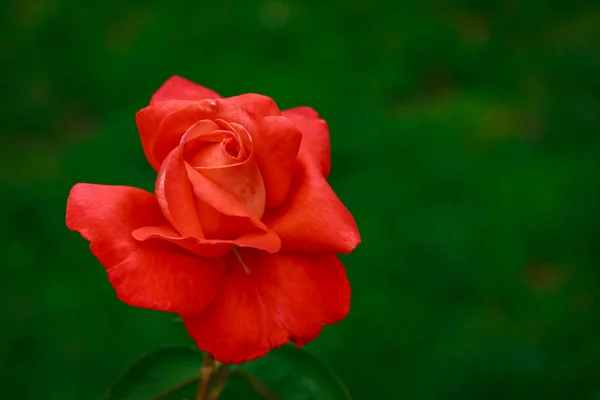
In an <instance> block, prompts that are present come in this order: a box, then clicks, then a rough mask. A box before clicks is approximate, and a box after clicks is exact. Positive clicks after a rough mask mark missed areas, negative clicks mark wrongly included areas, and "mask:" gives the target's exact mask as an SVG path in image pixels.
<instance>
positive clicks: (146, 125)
mask: <svg viewBox="0 0 600 400" xmlns="http://www.w3.org/2000/svg"><path fill="white" fill-rule="evenodd" d="M190 104H191V103H190V102H189V101H179V100H177V101H162V102H156V103H154V104H153V105H151V106H148V107H146V108H143V109H141V110H140V111H138V112H137V114H136V115H135V122H136V124H137V127H138V131H139V133H140V140H141V142H142V148H143V149H144V154H145V155H146V159H148V162H149V163H150V165H151V166H152V168H154V169H155V170H156V171H158V170H159V168H160V165H161V163H162V161H163V159H164V158H165V157H166V155H167V154H169V152H167V153H165V154H162V153H161V158H157V157H156V155H155V154H154V150H155V146H156V141H157V140H158V128H159V127H160V125H161V123H162V121H163V119H164V118H165V117H166V116H167V115H169V114H171V113H173V112H175V111H177V110H181V109H183V108H185V107H186V106H189V105H190ZM195 122H197V121H195ZM186 129H187V128H186ZM184 132H185V130H183V131H182V132H181V133H180V135H179V138H180V137H181V136H182V135H183V133H184ZM177 141H178V138H174V142H173V143H172V144H173V147H175V146H177ZM171 149H172V148H171Z"/></svg>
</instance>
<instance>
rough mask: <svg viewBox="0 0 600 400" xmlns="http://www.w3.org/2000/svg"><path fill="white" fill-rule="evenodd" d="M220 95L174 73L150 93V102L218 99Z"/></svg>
mask: <svg viewBox="0 0 600 400" xmlns="http://www.w3.org/2000/svg"><path fill="white" fill-rule="evenodd" d="M220 98H221V96H220V95H219V94H217V93H216V92H214V91H212V90H210V89H208V88H205V87H204V86H201V85H198V84H197V83H194V82H192V81H188V80H187V79H185V78H182V77H180V76H177V75H174V76H172V77H170V78H169V79H167V80H166V81H165V83H163V84H162V86H161V87H160V88H159V89H158V90H157V91H156V93H154V95H152V99H151V100H150V103H151V104H152V103H155V102H158V101H165V100H203V99H220Z"/></svg>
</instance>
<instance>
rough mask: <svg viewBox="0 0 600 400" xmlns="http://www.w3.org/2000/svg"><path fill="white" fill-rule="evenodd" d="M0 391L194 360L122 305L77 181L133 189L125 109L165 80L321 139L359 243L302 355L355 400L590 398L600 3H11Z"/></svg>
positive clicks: (6, 12) (0, 164)
mask: <svg viewBox="0 0 600 400" xmlns="http://www.w3.org/2000/svg"><path fill="white" fill-rule="evenodd" d="M0 18H1V20H0V61H1V64H0V65H1V68H2V75H3V78H2V80H1V83H0V88H1V89H2V90H1V93H2V96H1V97H0V149H1V153H0V156H1V157H0V180H1V183H2V189H1V190H2V192H1V193H2V196H1V198H0V207H1V211H0V263H1V265H0V300H1V301H2V308H1V309H0V318H1V319H0V321H1V324H2V325H1V326H0V356H1V357H0V382H1V383H2V384H1V385H0V386H1V387H0V392H1V393H2V394H1V395H0V397H1V398H2V399H24V400H27V399H65V400H67V399H76V400H81V399H94V398H97V397H98V396H99V395H100V394H101V393H102V391H103V390H104V388H105V387H106V386H107V384H109V383H110V382H111V381H113V380H114V379H115V378H116V377H117V376H118V375H119V373H120V372H121V370H122V369H123V368H124V367H126V366H127V365H128V364H129V363H130V362H131V361H132V360H133V359H134V358H135V357H137V356H138V355H139V354H141V353H143V352H146V351H148V350H151V349H154V348H156V347H158V346H161V345H165V344H189V343H191V340H190V339H189V338H188V337H187V335H186V332H185V330H184V327H183V325H182V324H181V323H179V322H174V321H172V315H169V314H162V313H158V312H152V311H147V310H142V309H135V308H131V307H128V306H126V305H124V304H122V303H120V302H119V301H118V300H117V299H116V297H115V296H114V293H113V290H112V288H111V287H110V285H109V284H108V282H107V280H106V277H105V272H104V270H103V268H102V267H101V266H100V265H99V263H98V262H97V261H96V260H95V259H94V258H93V257H92V255H91V254H90V252H89V251H88V246H87V244H86V242H85V241H84V240H83V239H81V238H80V237H79V235H78V234H76V233H73V232H70V231H68V230H67V229H66V227H65V223H64V212H65V202H66V198H67V194H68V191H69V189H70V187H71V186H72V185H73V184H74V183H76V182H94V183H104V184H127V185H132V186H138V187H143V188H147V189H151V188H152V187H153V179H154V172H153V171H152V169H151V168H150V167H149V165H148V164H147V162H146V160H145V158H144V156H143V153H142V149H141V146H140V143H139V139H138V136H137V130H136V126H135V122H134V114H135V112H136V111H137V110H138V109H140V108H142V107H144V106H145V105H146V104H147V102H148V100H149V97H150V95H151V94H152V93H153V91H155V90H156V89H157V88H158V87H159V86H160V85H161V84H162V82H163V81H164V80H165V79H167V78H168V77H169V76H170V75H173V74H178V75H181V76H184V77H186V78H189V79H191V80H194V81H196V82H198V83H201V84H204V85H205V86H208V87H210V88H212V89H214V90H216V91H218V92H219V93H221V94H223V95H225V96H230V95H235V94H240V93H245V92H257V93H262V94H267V95H269V96H271V97H273V98H274V99H275V100H276V101H277V103H278V104H279V106H280V107H281V108H289V107H293V106H299V105H310V106H312V107H314V108H315V109H317V110H318V111H319V112H320V113H321V115H322V117H323V118H325V119H326V120H327V121H328V122H329V126H330V129H331V136H332V148H333V172H332V175H331V179H330V182H331V184H332V186H333V187H334V189H335V190H336V191H337V192H338V194H339V196H340V197H341V198H342V200H343V201H344V202H345V203H346V204H347V206H348V207H349V209H350V210H351V211H352V212H353V213H354V215H355V217H356V219H357V222H358V225H359V227H360V229H361V234H362V237H363V243H362V244H361V246H360V247H359V248H358V249H357V250H356V252H355V253H354V254H352V255H350V256H345V257H343V261H344V262H345V264H346V265H347V268H348V274H349V276H350V278H351V281H352V282H353V293H354V296H353V304H352V311H351V314H350V316H349V317H348V318H347V319H346V320H344V321H343V322H342V323H340V324H338V325H335V326H332V327H328V328H326V329H325V330H324V332H323V334H322V336H321V337H319V339H317V340H316V341H315V342H313V343H311V344H310V345H309V346H307V348H308V349H309V350H310V351H311V352H313V353H315V354H317V355H319V356H320V357H322V358H323V359H324V360H325V361H326V362H328V363H329V364H330V365H331V366H332V367H333V369H334V370H335V371H337V373H338V375H339V376H340V377H341V378H342V380H343V381H345V382H346V383H347V386H348V387H349V389H350V391H351V392H352V394H353V395H354V397H355V398H356V399H366V400H370V399H465V398H468V399H471V398H472V399H508V398H510V399H532V398H535V399H567V398H568V399H571V398H573V399H600V380H599V377H600V311H598V308H597V305H598V302H599V301H600V295H599V288H600V247H599V242H600V207H599V201H600V120H599V118H598V115H599V111H600V51H599V49H600V8H599V7H598V6H597V2H595V1H594V0H589V1H585V0H582V1H563V0H561V1H558V0H554V1H549V0H547V1H541V0H528V1H516V0H499V1H488V2H484V1H471V0H456V1H453V2H450V1H443V0H422V1H396V2H394V1H391V0H389V1H388V0H380V1H374V0H369V1H367V0H345V1H341V0H339V1H338V0H328V1H316V0H313V1H308V0H307V1H301V0H282V1H278V2H276V1H253V0H246V1H243V0H239V1H235V0H219V1H211V2H208V1H197V2H191V1H190V2H166V1H161V2H159V1H152V0H150V1H143V2H142V1H130V2H125V1H115V0H107V1H104V2H99V3H97V4H94V3H86V2H80V1H74V0H62V1H60V0H23V1H21V0H6V1H4V2H2V4H1V5H0Z"/></svg>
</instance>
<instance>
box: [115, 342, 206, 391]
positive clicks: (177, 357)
mask: <svg viewBox="0 0 600 400" xmlns="http://www.w3.org/2000/svg"><path fill="white" fill-rule="evenodd" d="M202 359H203V354H202V353H201V352H200V351H198V350H197V349H193V348H191V347H165V348H162V349H159V350H156V351H154V352H151V353H149V354H146V355H144V356H142V357H140V358H139V359H137V360H136V361H135V362H134V363H133V365H131V367H129V369H127V370H126V371H125V372H124V373H123V375H122V376H121V377H120V378H119V379H118V380H117V382H116V383H115V384H114V385H113V386H112V387H111V388H110V389H108V390H107V392H106V395H105V397H104V398H105V399H106V400H120V399H127V400H149V399H155V400H181V399H185V398H194V393H195V392H196V388H197V386H198V385H197V381H198V376H199V372H200V366H201V365H202Z"/></svg>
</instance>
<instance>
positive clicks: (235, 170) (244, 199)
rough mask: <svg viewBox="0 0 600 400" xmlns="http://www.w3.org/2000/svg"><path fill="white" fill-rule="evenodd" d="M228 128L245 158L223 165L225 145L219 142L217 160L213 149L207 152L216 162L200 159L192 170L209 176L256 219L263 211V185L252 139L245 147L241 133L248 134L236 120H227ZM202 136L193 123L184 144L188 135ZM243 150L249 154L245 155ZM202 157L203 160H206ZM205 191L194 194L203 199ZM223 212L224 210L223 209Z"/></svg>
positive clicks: (190, 138) (193, 138)
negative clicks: (211, 164)
mask: <svg viewBox="0 0 600 400" xmlns="http://www.w3.org/2000/svg"><path fill="white" fill-rule="evenodd" d="M230 129H235V130H234V131H233V132H230V135H236V136H237V138H238V139H237V140H238V141H239V146H240V147H243V150H242V151H241V152H240V153H242V154H243V155H245V156H246V158H245V159H244V160H241V161H239V162H235V163H231V164H230V165H226V164H225V161H226V160H227V159H226V157H227V156H226V155H224V154H225V149H224V147H223V146H221V147H222V149H221V153H220V154H221V157H222V159H221V160H219V159H218V158H217V156H215V154H214V151H213V152H212V154H210V153H209V155H211V156H212V157H211V159H212V160H213V161H216V162H219V164H217V165H214V166H212V167H211V166H210V165H206V166H204V165H202V164H203V163H200V164H201V165H200V166H197V165H194V166H193V167H194V170H196V171H197V172H198V173H200V174H201V175H202V176H204V177H206V178H209V179H210V180H212V181H213V182H214V183H216V184H217V185H218V186H219V187H220V188H221V189H223V191H225V192H227V193H228V194H230V195H231V196H232V197H234V198H235V199H236V200H237V201H238V202H239V203H240V204H242V205H243V206H244V207H245V208H246V209H247V210H248V211H249V215H251V216H253V217H255V218H256V219H257V220H260V218H261V217H262V216H263V214H264V211H265V185H264V183H263V178H262V176H261V174H260V171H259V169H258V166H257V162H256V159H255V157H254V152H253V148H252V142H251V141H250V140H248V146H249V148H245V145H244V144H243V140H242V139H241V137H248V135H249V134H248V132H246V130H245V129H244V128H243V127H242V126H240V125H238V124H236V123H231V124H230ZM209 135H210V134H209ZM206 136H207V135H199V134H196V129H195V125H194V126H193V127H192V128H190V129H189V130H188V131H187V132H186V134H185V136H184V139H183V140H184V141H185V142H186V144H188V143H189V142H188V137H189V140H192V141H197V140H202V139H203V138H205V137H206ZM247 153H250V154H249V155H247ZM229 158H230V161H233V160H232V159H231V157H229ZM202 161H203V162H204V161H206V160H202ZM194 175H195V174H194ZM206 195H207V193H205V192H204V191H201V194H200V195H199V196H198V197H199V198H200V199H203V200H204V201H207V200H206V199H204V197H205V196H206ZM225 213H226V214H227V212H225Z"/></svg>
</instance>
